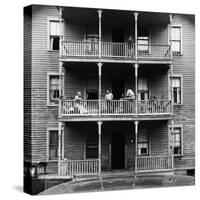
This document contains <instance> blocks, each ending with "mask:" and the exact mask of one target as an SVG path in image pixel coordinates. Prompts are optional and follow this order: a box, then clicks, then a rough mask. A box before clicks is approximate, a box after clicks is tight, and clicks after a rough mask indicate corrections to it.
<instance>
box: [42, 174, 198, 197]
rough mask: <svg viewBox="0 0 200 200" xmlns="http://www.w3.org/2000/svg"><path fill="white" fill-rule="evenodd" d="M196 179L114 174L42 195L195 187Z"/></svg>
mask: <svg viewBox="0 0 200 200" xmlns="http://www.w3.org/2000/svg"><path fill="white" fill-rule="evenodd" d="M194 184H195V178H194V177H191V176H180V175H179V176H178V175H169V174H168V175H159V174H157V175H148V176H138V177H137V178H136V179H134V176H133V175H132V176H130V174H129V175H128V174H127V175H124V174H123V175H121V174H114V175H112V176H111V175H110V176H105V175H103V176H102V177H93V178H84V179H82V178H81V179H77V180H73V181H71V182H68V183H63V184H60V185H57V186H54V187H52V188H49V189H47V190H45V191H43V192H41V193H40V195H44V194H45V195H47V194H65V193H72V192H94V191H107V190H120V189H139V188H155V187H173V186H186V185H194Z"/></svg>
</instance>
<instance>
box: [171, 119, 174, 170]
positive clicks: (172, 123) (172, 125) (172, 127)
mask: <svg viewBox="0 0 200 200" xmlns="http://www.w3.org/2000/svg"><path fill="white" fill-rule="evenodd" d="M171 132H172V151H171V155H172V172H174V120H173V119H172V121H171Z"/></svg>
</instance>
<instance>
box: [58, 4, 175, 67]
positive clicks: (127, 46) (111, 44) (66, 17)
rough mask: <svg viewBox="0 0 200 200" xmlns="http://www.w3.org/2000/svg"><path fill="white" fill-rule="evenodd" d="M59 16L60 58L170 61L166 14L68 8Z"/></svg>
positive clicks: (104, 60)
mask: <svg viewBox="0 0 200 200" xmlns="http://www.w3.org/2000/svg"><path fill="white" fill-rule="evenodd" d="M62 18H63V22H64V23H63V27H64V29H63V30H64V32H63V38H62V42H61V51H60V59H61V61H77V62H79V61H85V62H88V61H89V62H92V61H93V62H99V61H101V62H118V63H134V62H135V61H137V62H138V63H161V64H165V63H167V64H168V63H171V61H172V57H171V48H170V43H169V31H168V25H169V23H170V21H169V14H166V13H147V12H139V13H138V15H137V13H136V12H134V11H119V10H97V9H89V8H69V7H68V8H64V10H63V12H62ZM155 19H156V20H155Z"/></svg>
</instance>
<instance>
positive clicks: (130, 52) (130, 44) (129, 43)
mask: <svg viewBox="0 0 200 200" xmlns="http://www.w3.org/2000/svg"><path fill="white" fill-rule="evenodd" d="M128 57H133V38H132V36H129V37H128Z"/></svg>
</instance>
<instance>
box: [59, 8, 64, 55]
mask: <svg viewBox="0 0 200 200" xmlns="http://www.w3.org/2000/svg"><path fill="white" fill-rule="evenodd" d="M62 12H63V8H62V7H59V24H60V38H59V57H61V56H62V40H63V28H62V26H63V25H62V20H63V19H62Z"/></svg>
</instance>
